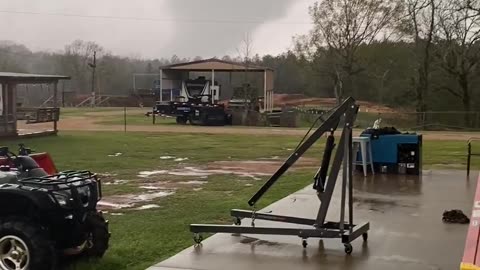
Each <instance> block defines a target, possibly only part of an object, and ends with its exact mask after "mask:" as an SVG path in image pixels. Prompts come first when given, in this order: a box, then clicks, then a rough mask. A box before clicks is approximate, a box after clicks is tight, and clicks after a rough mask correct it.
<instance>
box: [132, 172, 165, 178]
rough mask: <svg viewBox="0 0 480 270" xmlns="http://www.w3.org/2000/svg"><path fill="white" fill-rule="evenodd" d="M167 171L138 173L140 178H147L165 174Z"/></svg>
mask: <svg viewBox="0 0 480 270" xmlns="http://www.w3.org/2000/svg"><path fill="white" fill-rule="evenodd" d="M166 172H167V171H166V170H157V171H142V172H139V173H138V177H143V178H147V177H150V176H152V175H156V174H165V173H166Z"/></svg>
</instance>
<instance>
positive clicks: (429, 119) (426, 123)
mask: <svg viewBox="0 0 480 270" xmlns="http://www.w3.org/2000/svg"><path fill="white" fill-rule="evenodd" d="M318 116H319V114H318V113H312V112H306V111H299V119H300V121H299V122H300V123H301V124H300V125H301V126H308V125H311V123H313V122H314V121H315V119H316V118H317V117H318ZM379 118H381V119H382V122H381V126H393V127H395V128H397V129H403V130H438V131H442V130H443V131H448V130H451V131H455V130H461V131H480V112H479V111H475V112H463V111H444V112H422V113H416V112H387V113H370V112H359V113H358V115H357V120H356V122H355V127H356V128H362V129H364V128H368V127H371V126H373V123H374V122H375V120H377V119H379Z"/></svg>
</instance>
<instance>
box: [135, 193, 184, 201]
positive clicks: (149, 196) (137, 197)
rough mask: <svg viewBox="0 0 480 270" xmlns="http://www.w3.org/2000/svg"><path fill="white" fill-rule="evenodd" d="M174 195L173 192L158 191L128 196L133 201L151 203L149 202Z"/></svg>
mask: <svg viewBox="0 0 480 270" xmlns="http://www.w3.org/2000/svg"><path fill="white" fill-rule="evenodd" d="M174 193H175V192H173V191H159V192H154V193H144V194H132V195H128V196H129V198H131V199H132V200H133V201H136V202H145V201H151V200H153V199H157V198H162V197H167V196H170V195H172V194H174Z"/></svg>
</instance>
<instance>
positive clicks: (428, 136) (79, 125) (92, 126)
mask: <svg viewBox="0 0 480 270" xmlns="http://www.w3.org/2000/svg"><path fill="white" fill-rule="evenodd" d="M95 114H96V113H95ZM99 114H100V113H99ZM96 121H99V118H96V117H88V116H72V117H68V118H66V119H63V120H61V121H60V122H59V124H58V128H59V130H60V131H62V130H64V131H75V130H81V131H123V130H124V126H123V125H103V124H98V123H96ZM33 127H34V128H35V129H39V130H42V129H50V128H51V127H52V125H51V123H45V124H36V125H35V126H33V125H25V124H23V123H19V129H27V130H32V128H33ZM127 131H134V132H158V133H201V134H231V135H272V136H298V137H300V136H303V135H304V134H305V132H306V131H307V129H304V128H270V127H239V126H234V127H232V126H225V127H204V126H190V125H186V126H177V125H160V124H157V125H143V126H139V125H131V126H127ZM360 132H361V130H355V131H354V136H355V135H358V134H360ZM421 133H422V134H423V136H424V140H451V141H465V142H466V141H467V140H468V139H470V138H472V137H476V138H480V132H452V131H424V132H421Z"/></svg>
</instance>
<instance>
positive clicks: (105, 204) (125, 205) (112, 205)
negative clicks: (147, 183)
mask: <svg viewBox="0 0 480 270" xmlns="http://www.w3.org/2000/svg"><path fill="white" fill-rule="evenodd" d="M97 205H98V206H103V207H105V208H113V209H122V208H130V207H133V204H130V203H112V202H107V201H103V200H102V201H99V202H98V203H97Z"/></svg>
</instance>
